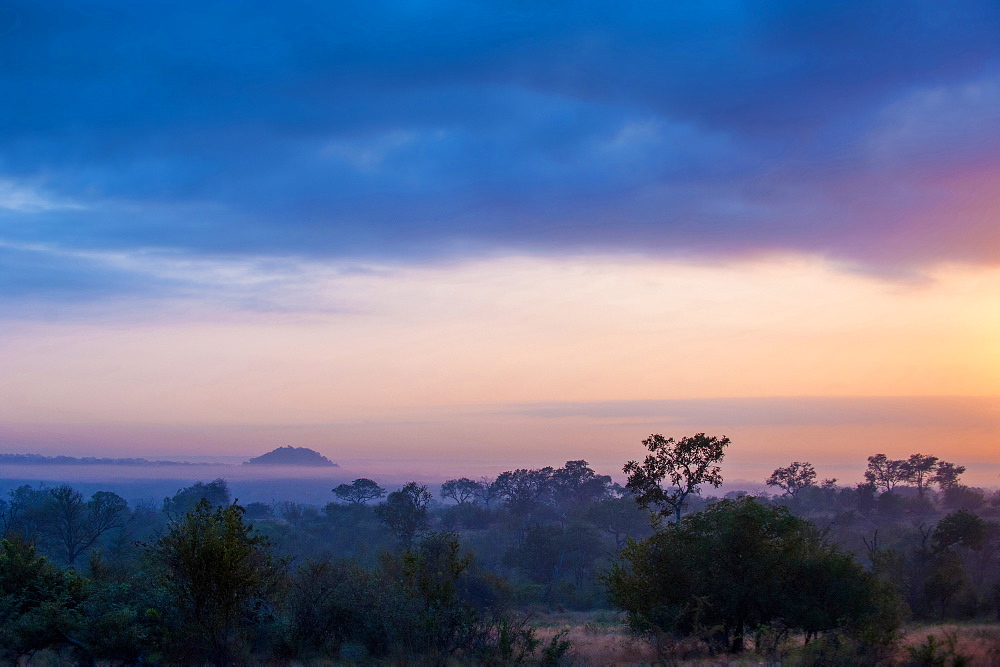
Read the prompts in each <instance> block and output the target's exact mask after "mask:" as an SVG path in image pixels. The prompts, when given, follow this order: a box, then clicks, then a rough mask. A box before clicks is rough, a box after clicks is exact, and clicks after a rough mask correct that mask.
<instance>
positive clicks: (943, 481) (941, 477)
mask: <svg viewBox="0 0 1000 667" xmlns="http://www.w3.org/2000/svg"><path fill="white" fill-rule="evenodd" d="M964 472H965V466H960V465H955V464H954V463H949V462H948V461H938V464H937V467H936V468H935V469H934V474H933V475H932V476H931V478H930V481H931V482H932V483H933V484H937V485H938V486H939V487H940V488H941V490H942V491H946V490H948V489H952V488H955V487H957V486H958V485H959V481H958V478H959V477H960V476H961V475H962V474H963V473H964Z"/></svg>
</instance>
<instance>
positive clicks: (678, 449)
mask: <svg viewBox="0 0 1000 667" xmlns="http://www.w3.org/2000/svg"><path fill="white" fill-rule="evenodd" d="M642 444H643V445H645V447H646V449H648V450H649V451H650V452H652V453H651V454H649V455H647V456H646V459H645V460H644V461H643V462H642V464H641V465H640V464H639V463H638V462H637V461H629V462H628V463H626V464H625V467H624V469H623V470H624V472H625V473H626V474H627V475H628V482H627V483H626V484H625V488H627V489H628V490H629V491H631V492H632V493H634V494H635V496H636V502H638V503H639V505H640V506H641V507H643V508H649V506H650V505H657V506H659V508H660V509H659V514H660V516H668V515H670V514H673V515H674V517H675V521H680V520H681V510H683V509H684V507H685V505H686V503H687V497H688V496H689V495H691V494H692V493H697V492H698V487H699V486H701V485H702V484H711V485H712V486H714V487H716V488H718V487H719V485H721V484H722V471H721V470H720V469H719V466H718V465H716V464H717V463H719V462H720V461H722V457H723V456H725V449H726V447H728V446H729V438H727V437H725V436H722V437H721V438H718V437H715V436H707V435H705V434H704V433H698V434H695V435H693V436H691V437H687V438H682V439H681V440H679V441H675V440H674V439H673V438H664V437H663V436H662V435H660V434H659V433H654V434H653V435H651V436H649V437H648V438H646V439H645V440H643V441H642ZM665 480H667V481H669V484H670V488H669V490H668V489H664V488H663V486H662V484H663V482H664V481H665Z"/></svg>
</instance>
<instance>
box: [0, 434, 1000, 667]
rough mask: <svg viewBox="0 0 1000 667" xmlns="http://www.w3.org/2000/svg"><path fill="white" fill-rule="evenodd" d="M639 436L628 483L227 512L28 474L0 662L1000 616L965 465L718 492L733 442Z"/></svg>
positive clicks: (534, 649)
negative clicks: (620, 627) (586, 631)
mask: <svg viewBox="0 0 1000 667" xmlns="http://www.w3.org/2000/svg"><path fill="white" fill-rule="evenodd" d="M644 445H645V446H646V448H647V449H648V450H649V452H650V454H649V456H647V458H646V460H645V461H643V462H638V461H631V462H629V463H628V464H627V465H626V466H625V472H626V473H627V474H628V482H627V484H626V485H625V486H621V485H618V484H615V483H614V482H613V481H612V480H611V478H610V477H608V476H606V475H599V474H597V473H596V472H595V471H594V470H593V469H591V468H590V466H589V465H588V464H587V462H586V461H568V462H567V463H566V464H565V465H564V466H562V467H559V468H553V467H545V468H538V469H517V470H512V471H508V472H505V473H503V474H501V475H499V476H497V477H496V478H479V479H471V478H466V477H462V478H457V479H453V480H449V481H448V482H446V483H445V484H443V485H442V486H441V487H440V489H435V490H434V491H436V493H434V492H432V490H431V489H430V488H429V487H428V486H427V485H424V484H420V483H418V482H411V483H409V484H407V485H405V486H403V487H402V488H399V489H396V490H393V491H389V490H387V489H385V488H383V487H382V486H381V485H380V484H379V483H378V482H376V481H375V480H371V479H365V478H361V479H357V480H354V481H353V482H351V483H349V484H342V485H340V486H338V487H337V488H335V489H332V490H331V502H330V503H328V504H326V505H325V506H323V507H318V506H312V505H302V504H296V503H290V502H281V503H273V504H264V503H250V504H248V505H246V506H245V507H242V506H240V505H238V504H237V503H236V501H234V499H233V498H232V495H231V492H230V489H229V487H228V484H227V483H226V481H225V480H222V479H218V480H215V481H212V482H207V483H203V482H198V483H196V484H194V485H192V486H190V487H187V488H184V489H180V490H179V491H178V492H177V493H176V494H174V495H173V496H171V497H169V498H165V499H164V500H163V502H162V503H161V504H159V505H158V506H153V505H148V504H146V505H141V504H140V505H138V506H135V507H131V508H130V507H129V506H128V505H127V503H126V502H125V501H124V500H123V499H122V498H120V497H118V496H117V495H115V494H113V493H108V492H100V493H96V494H94V495H93V496H91V497H90V498H85V497H83V496H82V494H80V493H79V492H77V491H75V490H74V489H72V488H71V487H69V486H65V485H64V486H59V487H55V488H50V489H46V488H34V487H29V486H23V487H20V488H18V489H15V490H14V491H12V492H11V493H10V494H9V495H8V497H7V498H6V499H2V500H0V531H2V533H0V536H2V537H3V538H4V542H3V553H2V554H0V657H2V658H3V659H6V660H11V661H15V660H17V659H18V658H21V657H23V656H28V655H31V654H32V653H33V652H35V651H39V650H43V649H48V650H53V651H59V652H62V653H63V654H65V655H66V656H71V657H72V658H73V659H76V660H111V661H126V662H129V661H131V662H136V661H146V662H191V661H199V660H208V661H215V662H233V661H235V662H239V661H245V660H248V659H250V658H253V659H257V660H272V659H273V660H311V659H317V658H331V657H339V658H342V659H346V660H354V661H364V660H378V659H386V660H391V659H398V658H402V657H410V658H412V657H414V656H417V657H421V656H422V657H424V658H427V659H429V660H432V661H433V660H441V659H445V658H450V659H464V660H466V661H470V662H490V661H492V662H512V661H517V660H520V659H528V658H531V659H532V660H536V661H539V660H541V661H544V660H549V661H554V660H558V658H559V656H560V655H562V654H564V653H565V652H566V650H567V649H568V646H567V644H566V642H565V641H564V640H562V639H561V638H560V637H557V638H556V639H555V640H553V641H551V642H548V643H545V644H544V645H543V644H542V643H540V642H539V641H538V640H537V638H536V637H535V635H534V631H533V630H532V629H531V627H530V625H529V624H528V623H527V619H528V618H529V617H530V614H531V612H532V610H537V609H577V610H587V609H598V608H612V607H614V608H617V609H619V610H623V611H624V612H626V617H627V620H628V621H629V623H630V625H631V626H632V628H633V629H634V630H636V631H637V632H640V633H642V634H645V635H646V636H648V637H650V638H651V639H652V640H654V641H655V642H656V643H657V645H658V646H660V647H662V648H663V651H664V657H665V659H673V658H672V656H673V655H674V654H672V653H670V652H671V651H675V650H676V648H677V647H678V646H681V645H685V644H684V642H690V641H695V642H696V644H697V646H698V647H700V648H701V649H704V650H709V651H725V650H740V649H742V648H743V647H744V646H745V645H746V644H747V643H749V644H752V645H753V646H754V647H757V648H761V647H764V646H766V645H767V644H768V642H771V643H772V644H774V645H775V646H776V645H777V643H779V642H780V641H787V640H788V637H789V636H791V635H792V634H795V633H803V634H804V635H805V636H807V637H810V638H813V637H820V638H822V637H827V636H833V634H836V633H840V634H843V635H844V636H845V637H847V638H848V640H849V642H848V643H850V642H854V645H858V646H862V645H863V646H867V647H883V648H884V647H885V646H891V645H892V642H893V641H894V637H895V635H894V633H895V632H896V630H897V629H898V627H899V624H900V623H902V622H903V620H904V619H906V618H917V619H934V620H939V619H955V618H972V617H976V616H984V615H996V614H997V613H1000V564H998V562H997V554H1000V549H998V547H1000V524H998V522H997V520H996V517H997V516H998V515H1000V499H998V497H997V495H996V494H987V493H986V492H985V491H983V490H981V489H972V488H969V487H966V486H964V485H962V484H961V482H960V476H961V475H962V474H963V473H964V471H965V470H964V468H962V467H961V466H957V465H955V464H951V463H947V462H942V461H940V460H938V459H936V458H935V457H931V456H923V455H920V454H915V455H913V456H911V457H910V458H909V459H903V460H900V461H894V460H891V459H888V458H887V457H885V456H884V455H882V454H877V455H874V456H872V457H870V458H869V468H868V471H867V472H866V475H865V480H864V481H863V482H861V483H860V484H856V485H854V486H840V485H838V484H837V482H836V480H824V481H821V482H818V483H817V475H816V471H815V469H814V468H813V466H812V465H811V464H809V463H804V462H793V463H792V464H790V465H789V466H787V467H783V468H779V469H777V470H775V471H774V473H773V475H772V476H771V478H769V479H768V481H767V483H768V484H770V485H772V486H773V487H774V488H776V489H777V490H778V491H779V493H777V494H775V495H773V496H771V495H765V494H760V495H757V496H752V497H751V496H747V495H746V494H730V495H729V497H728V498H726V499H719V498H715V497H710V496H708V495H707V494H705V493H704V491H706V490H707V489H708V487H717V486H718V485H719V484H721V481H722V478H721V474H720V473H719V469H718V465H717V464H718V462H719V461H721V459H722V457H723V455H724V451H725V448H726V447H727V446H728V445H729V441H728V440H727V439H725V438H713V437H710V436H705V435H704V434H698V435H696V436H692V437H691V438H683V439H681V440H679V441H675V440H673V439H672V438H664V437H663V436H660V435H654V436H651V437H650V438H649V439H647V440H646V441H644ZM651 517H652V518H653V520H652V521H651ZM727 554H730V555H738V556H739V557H738V558H736V557H735V556H734V558H733V559H732V560H731V562H730V560H727ZM855 554H857V555H856V556H855ZM754 558H758V560H757V561H754ZM754 563H756V564H754ZM730 566H731V567H730ZM747 567H749V568H750V570H747V571H745V568H747ZM740 568H744V569H740ZM751 574H753V576H751ZM741 577H742V578H741ZM801 581H809V582H811V583H812V584H813V585H812V587H807V586H801V585H798V586H794V585H792V584H794V582H801ZM790 582H791V583H790ZM824 586H826V587H827V588H824ZM793 591H794V592H795V595H793V594H792V592H793ZM737 592H739V593H740V596H737V595H735V593H737ZM844 633H846V634H844ZM837 636H840V635H839V634H838V635H837ZM845 641H847V640H845ZM812 646H817V644H816V643H815V642H813V643H812ZM872 650H874V649H872ZM2 651H6V653H2ZM868 657H871V656H870V655H869V656H868ZM855 658H857V656H855ZM859 659H860V658H859Z"/></svg>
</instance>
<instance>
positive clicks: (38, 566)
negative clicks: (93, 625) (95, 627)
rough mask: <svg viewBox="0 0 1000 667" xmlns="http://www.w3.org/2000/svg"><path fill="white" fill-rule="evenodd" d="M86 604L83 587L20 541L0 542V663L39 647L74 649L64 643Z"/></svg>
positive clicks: (70, 641)
mask: <svg viewBox="0 0 1000 667" xmlns="http://www.w3.org/2000/svg"><path fill="white" fill-rule="evenodd" d="M85 600H86V594H85V592H84V582H83V580H82V579H81V578H80V577H78V576H77V575H76V573H75V572H72V571H71V572H65V573H64V572H61V571H60V570H59V569H58V568H57V567H54V566H53V565H52V564H51V563H49V561H48V560H46V558H45V557H43V556H39V555H37V553H36V551H35V547H34V546H32V545H30V544H28V543H27V542H26V541H25V540H24V539H22V538H21V537H20V536H16V537H14V538H12V539H10V540H8V539H3V540H0V658H2V659H4V660H7V661H9V662H7V663H5V664H22V663H21V661H20V660H19V658H21V657H22V656H25V655H27V656H29V659H30V655H31V654H32V653H34V652H35V651H38V650H40V649H45V648H54V647H63V646H67V645H74V646H75V645H77V642H76V641H75V640H73V639H70V636H71V635H74V634H75V630H76V629H78V627H79V625H80V620H81V613H80V609H81V607H82V606H83V604H84V602H85Z"/></svg>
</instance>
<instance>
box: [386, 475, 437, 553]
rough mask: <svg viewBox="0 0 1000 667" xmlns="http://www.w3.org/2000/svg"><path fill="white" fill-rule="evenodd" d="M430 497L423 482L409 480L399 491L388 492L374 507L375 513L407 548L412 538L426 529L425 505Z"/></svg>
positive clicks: (411, 542)
mask: <svg viewBox="0 0 1000 667" xmlns="http://www.w3.org/2000/svg"><path fill="white" fill-rule="evenodd" d="M431 497H432V496H431V494H430V492H429V491H428V490H427V486H426V485H425V484H417V483H416V482H410V483H409V484H407V485H406V486H404V487H403V488H401V489H400V490H399V491H393V492H392V493H390V494H389V495H388V496H387V497H386V499H385V502H384V503H382V504H381V505H379V506H378V507H376V508H375V513H376V514H377V515H378V517H379V518H380V519H382V521H384V522H385V524H386V525H387V526H388V527H389V530H390V531H392V533H393V534H394V535H395V536H396V538H397V539H399V542H400V544H401V545H402V547H403V548H404V549H409V548H410V545H412V544H413V540H414V538H416V536H417V535H419V534H420V533H421V532H423V531H425V530H427V526H428V521H427V505H428V503H430V501H431Z"/></svg>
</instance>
